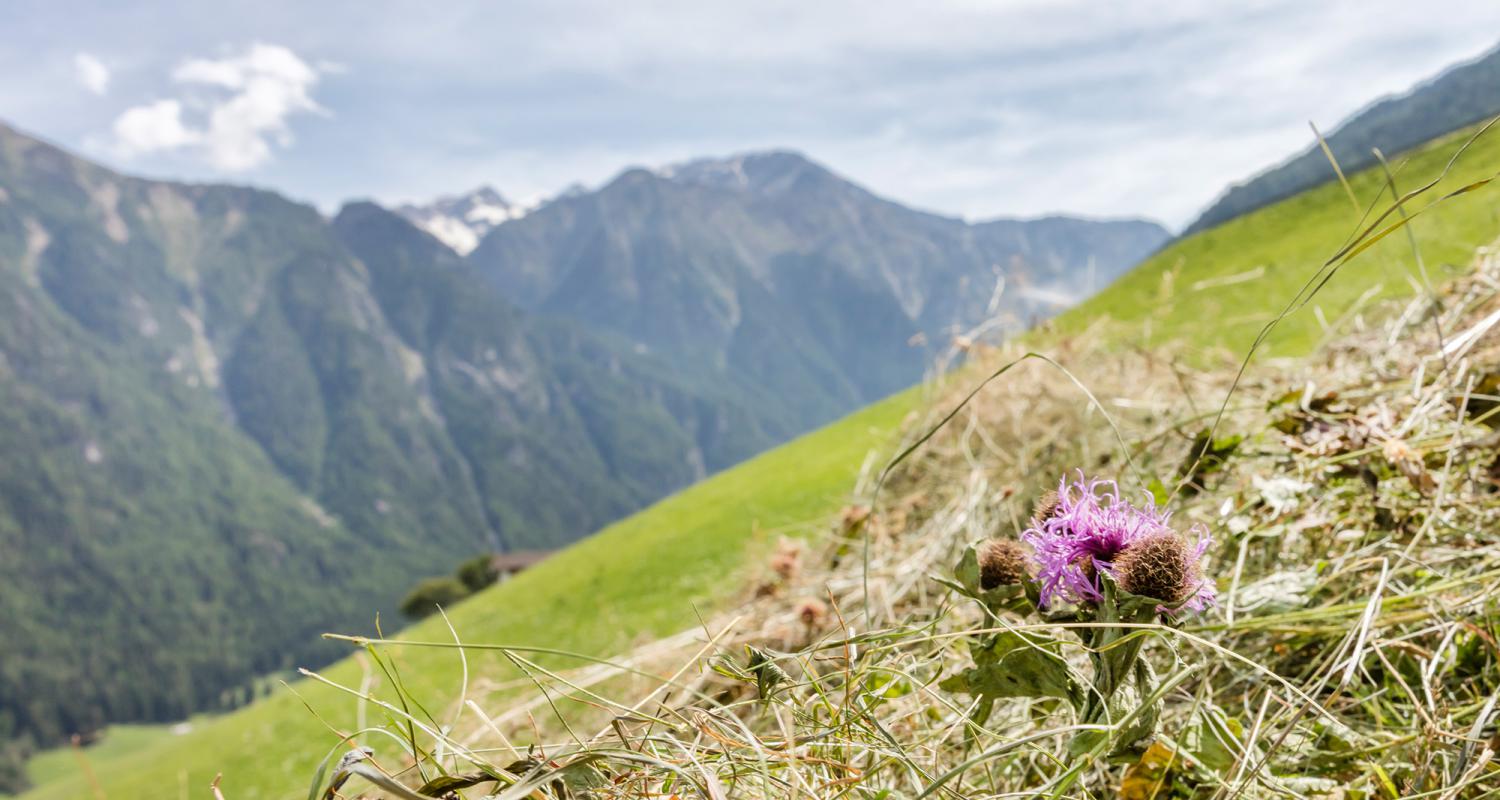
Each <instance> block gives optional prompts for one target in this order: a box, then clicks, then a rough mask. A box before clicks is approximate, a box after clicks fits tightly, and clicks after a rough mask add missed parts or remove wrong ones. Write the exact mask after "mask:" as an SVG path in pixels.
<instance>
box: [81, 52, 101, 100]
mask: <svg viewBox="0 0 1500 800" xmlns="http://www.w3.org/2000/svg"><path fill="white" fill-rule="evenodd" d="M73 74H74V76H75V77H77V79H78V85H79V86H82V87H83V88H85V89H87V90H89V91H90V92H93V93H94V94H97V95H103V94H104V93H105V92H108V91H109V67H106V66H104V62H103V61H100V60H99V59H98V58H96V57H94V56H93V55H90V54H88V53H79V54H78V55H76V56H74V57H73Z"/></svg>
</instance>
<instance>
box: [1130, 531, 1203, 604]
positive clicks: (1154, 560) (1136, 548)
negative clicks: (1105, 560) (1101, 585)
mask: <svg viewBox="0 0 1500 800" xmlns="http://www.w3.org/2000/svg"><path fill="white" fill-rule="evenodd" d="M1114 571H1115V578H1116V580H1117V581H1119V584H1120V588H1121V589H1124V590H1125V591H1127V592H1130V593H1131V594H1135V595H1140V596H1142V597H1149V598H1151V599H1153V600H1160V601H1162V602H1163V603H1166V604H1168V605H1177V604H1178V603H1181V602H1182V601H1184V600H1186V599H1187V598H1188V597H1189V596H1190V595H1191V594H1192V593H1193V592H1194V591H1195V589H1196V588H1197V585H1198V583H1199V577H1198V556H1197V554H1196V553H1195V552H1194V551H1193V548H1192V547H1191V546H1189V545H1188V543H1187V542H1186V541H1183V539H1182V537H1180V536H1178V535H1177V534H1176V533H1172V532H1170V531H1165V532H1162V533H1154V534H1151V535H1149V536H1146V537H1144V538H1141V539H1138V540H1137V541H1135V542H1133V543H1131V545H1130V546H1129V547H1126V548H1125V549H1124V551H1122V552H1121V553H1120V555H1119V557H1118V558H1116V559H1115V562H1114Z"/></svg>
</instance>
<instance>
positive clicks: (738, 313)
mask: <svg viewBox="0 0 1500 800" xmlns="http://www.w3.org/2000/svg"><path fill="white" fill-rule="evenodd" d="M1165 238H1166V232H1165V231H1163V230H1162V229H1161V227H1160V226H1157V225H1154V224H1151V223H1146V222H1137V221H1124V222H1107V223H1101V222H1090V221H1083V220H1072V219H1065V218H1056V219H1043V220H1035V221H995V222H988V223H981V224H975V225H971V224H967V223H965V222H963V221H961V220H957V219H950V218H946V217H940V216H936V215H933V214H926V213H922V212H918V211H913V210H911V209H908V208H905V207H903V206H900V205H898V204H896V203H893V202H890V201H888V200H884V199H881V198H879V197H876V196H874V195H872V194H871V193H869V192H868V191H866V190H864V189H862V188H860V187H858V186H856V185H854V184H851V183H849V182H848V181H845V180H843V179H842V178H840V177H838V176H837V175H834V174H833V173H831V172H829V171H827V170H826V169H824V168H822V167H821V166H819V165H817V164H815V163H813V162H811V161H808V160H807V159H805V158H803V157H802V156H800V155H797V154H794V153H785V152H772V153H761V154H752V155H747V156H742V157H737V158H732V159H727V160H708V161H699V162H693V163H689V164H686V165H682V166H679V167H676V168H671V169H666V170H661V171H657V172H652V171H648V170H644V169H634V170H630V171H627V172H625V173H624V174H622V175H620V176H619V177H618V178H616V179H615V180H614V181H612V182H611V183H609V184H608V185H606V186H605V187H603V188H602V189H600V190H598V191H596V192H591V193H585V194H575V195H571V196H568V197H564V198H560V199H558V200H556V201H554V202H552V203H550V204H548V205H546V206H544V207H542V208H540V209H538V210H536V211H534V212H532V213H531V214H529V215H527V216H526V217H525V218H523V219H520V220H517V221H514V222H509V223H506V224H503V225H501V226H500V227H498V228H496V229H495V230H494V231H493V232H491V233H490V235H489V236H487V237H485V239H484V241H483V242H481V243H480V245H479V247H478V248H477V249H476V250H475V251H474V253H473V254H472V255H471V256H470V261H471V262H472V263H473V264H474V265H475V266H476V268H478V269H479V270H480V271H481V272H483V273H484V275H485V276H486V277H488V278H489V279H490V280H492V281H493V282H494V283H495V285H497V286H499V287H501V288H502V290H503V291H504V293H505V295H506V296H507V297H509V298H512V299H514V300H515V302H516V303H518V304H519V305H521V306H522V307H523V308H528V309H536V310H539V311H544V312H546V313H550V314H557V315H561V316H564V317H567V318H569V319H573V320H577V321H578V322H579V323H581V324H584V325H587V326H590V327H592V328H595V329H599V330H604V331H608V332H610V333H613V334H615V335H618V336H621V337H624V338H625V339H627V340H628V341H630V342H633V343H635V344H637V345H639V346H640V347H641V348H643V349H645V350H647V351H649V352H652V353H657V354H660V355H662V356H664V357H668V358H670V359H672V360H673V361H674V362H676V363H682V364H686V365H690V369H691V370H693V371H694V372H696V373H703V374H709V375H713V376H714V380H717V381H725V382H728V383H730V384H731V385H733V386H735V387H737V388H739V389H740V390H741V391H744V392H747V393H752V394H753V396H755V397H756V398H757V406H759V407H765V408H775V409H786V410H787V411H789V412H790V414H791V419H793V420H794V421H796V422H797V423H798V424H799V427H807V426H811V425H815V424H820V423H822V422H825V421H827V420H829V419H832V418H834V417H836V416H837V415H838V414H841V413H844V412H846V411H847V410H848V409H850V408H853V407H855V406H857V405H859V404H862V403H866V402H870V401H871V400H873V399H875V398H878V397H882V396H884V395H886V394H889V393H890V392H892V391H896V390H898V389H900V388H902V387H905V386H909V385H911V383H912V382H914V381H916V380H917V379H919V378H920V377H921V375H922V371H923V369H924V367H925V366H926V365H927V364H928V363H929V362H930V360H931V357H932V355H933V354H934V353H936V352H940V351H941V350H942V349H943V348H946V347H947V346H948V343H949V341H950V339H951V338H952V337H953V335H954V334H956V333H962V332H965V331H967V330H969V329H970V328H972V327H973V326H975V325H978V324H980V323H983V322H986V321H988V320H991V319H994V318H999V319H1000V321H1001V322H1002V323H1003V327H1004V328H1005V329H1008V330H1017V329H1019V328H1021V327H1024V326H1026V325H1027V324H1029V323H1030V322H1031V321H1032V320H1034V319H1036V318H1042V317H1047V316H1051V315H1052V314H1054V313H1056V312H1057V311H1058V310H1059V309H1060V308H1063V307H1065V306H1066V305H1067V304H1068V303H1069V302H1076V300H1077V299H1079V298H1081V297H1083V296H1086V295H1087V293H1088V292H1089V291H1090V290H1091V289H1090V287H1091V286H1093V285H1103V284H1104V283H1106V282H1108V281H1109V280H1111V279H1112V278H1114V277H1115V276H1117V275H1119V274H1120V273H1121V272H1122V271H1123V270H1124V269H1126V268H1127V267H1129V266H1131V265H1132V264H1134V263H1135V262H1136V261H1137V260H1139V259H1140V258H1142V257H1144V256H1145V255H1146V254H1148V253H1150V252H1151V251H1152V250H1153V249H1154V248H1155V247H1157V246H1158V245H1159V244H1161V242H1162V241H1164V240H1165ZM924 342H925V344H926V346H922V345H923V343H924Z"/></svg>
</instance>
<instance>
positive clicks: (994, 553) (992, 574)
mask: <svg viewBox="0 0 1500 800" xmlns="http://www.w3.org/2000/svg"><path fill="white" fill-rule="evenodd" d="M978 555H979V588H981V589H984V590H985V591H989V590H990V589H995V588H998V587H1000V586H1011V585H1014V584H1017V583H1020V582H1021V581H1023V580H1026V577H1027V575H1026V561H1027V558H1026V549H1025V548H1023V547H1021V545H1020V543H1018V542H1013V541H1011V540H1009V539H991V540H989V541H988V542H985V543H984V544H983V545H981V546H980V548H979V553H978Z"/></svg>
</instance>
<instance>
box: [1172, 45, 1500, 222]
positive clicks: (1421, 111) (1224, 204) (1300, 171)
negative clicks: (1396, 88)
mask: <svg viewBox="0 0 1500 800" xmlns="http://www.w3.org/2000/svg"><path fill="white" fill-rule="evenodd" d="M1496 114H1500V50H1496V51H1492V52H1490V53H1488V54H1486V55H1484V56H1483V57H1481V58H1478V59H1475V60H1474V61H1471V62H1469V63H1466V64H1460V65H1459V66H1456V67H1452V68H1450V69H1448V70H1446V71H1445V72H1443V74H1441V75H1439V76H1437V77H1436V78H1433V79H1432V80H1430V81H1428V82H1426V83H1423V84H1422V85H1420V86H1417V87H1416V88H1413V89H1411V90H1410V91H1408V92H1406V93H1405V94H1402V95H1399V96H1397V97H1391V98H1388V99H1385V100H1381V101H1379V102H1377V103H1375V104H1374V105H1372V106H1370V107H1369V108H1366V109H1364V110H1363V111H1360V112H1359V113H1357V114H1355V115H1354V116H1353V117H1350V118H1349V119H1348V120H1345V121H1344V122H1342V123H1340V124H1339V126H1338V127H1337V128H1335V129H1334V130H1333V132H1332V133H1326V132H1325V136H1326V141H1327V143H1328V148H1329V150H1331V151H1333V155H1334V158H1336V159H1338V162H1339V167H1340V168H1341V169H1343V171H1344V172H1345V173H1350V172H1357V171H1359V170H1361V169H1364V168H1365V167H1369V166H1372V165H1374V164H1375V163H1376V160H1375V155H1374V153H1373V152H1372V151H1373V150H1374V149H1376V148H1379V149H1380V150H1381V151H1382V152H1384V153H1385V154H1386V156H1388V157H1389V156H1390V155H1391V154H1392V153H1397V152H1400V151H1402V150H1407V149H1410V148H1412V147H1416V146H1417V145H1419V144H1422V143H1423V142H1427V141H1430V140H1432V139H1435V138H1437V137H1439V136H1442V135H1444V134H1446V133H1449V132H1451V131H1455V130H1457V129H1459V128H1462V127H1464V126H1466V125H1470V124H1472V123H1475V122H1478V121H1480V120H1483V119H1488V118H1490V117H1493V116H1495V115H1496ZM1335 177H1336V176H1335V174H1334V171H1333V166H1332V165H1331V164H1329V163H1328V156H1327V155H1326V154H1324V153H1323V150H1322V148H1320V147H1318V146H1317V145H1316V144H1314V145H1311V146H1309V147H1308V148H1307V149H1306V150H1305V151H1303V152H1302V153H1300V154H1298V155H1297V156H1295V157H1294V158H1292V159H1290V160H1288V161H1287V162H1286V163H1284V164H1280V165H1278V166H1276V167H1273V168H1272V169H1269V170H1266V171H1265V172H1263V173H1261V174H1260V175H1257V176H1255V177H1254V178H1252V179H1250V180H1248V181H1246V182H1245V183H1242V184H1238V185H1236V186H1232V187H1230V188H1229V189H1228V190H1227V191H1226V192H1224V194H1223V195H1222V196H1221V197H1219V198H1218V199H1217V200H1215V201H1214V203H1213V205H1211V206H1209V208H1208V209H1207V210H1206V211H1204V212H1203V214H1202V215H1200V216H1199V217H1198V219H1197V220H1195V221H1194V222H1193V223H1192V224H1191V225H1189V226H1188V228H1187V230H1186V231H1185V232H1184V233H1183V235H1184V236H1187V235H1191V234H1194V233H1197V232H1198V231H1201V230H1205V229H1207V228H1211V227H1213V226H1215V225H1220V224H1222V223H1224V222H1226V221H1228V220H1231V219H1234V218H1235V217H1238V216H1241V215H1243V214H1247V213H1249V212H1251V211H1254V210H1256V209H1258V208H1263V207H1265V206H1268V205H1270V204H1272V203H1275V202H1276V201H1278V200H1284V199H1286V198H1288V197H1291V196H1292V195H1295V194H1298V193H1299V192H1302V191H1305V190H1307V189H1311V188H1313V187H1314V186H1317V185H1319V184H1321V183H1326V182H1328V181H1332V180H1334V179H1335Z"/></svg>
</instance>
